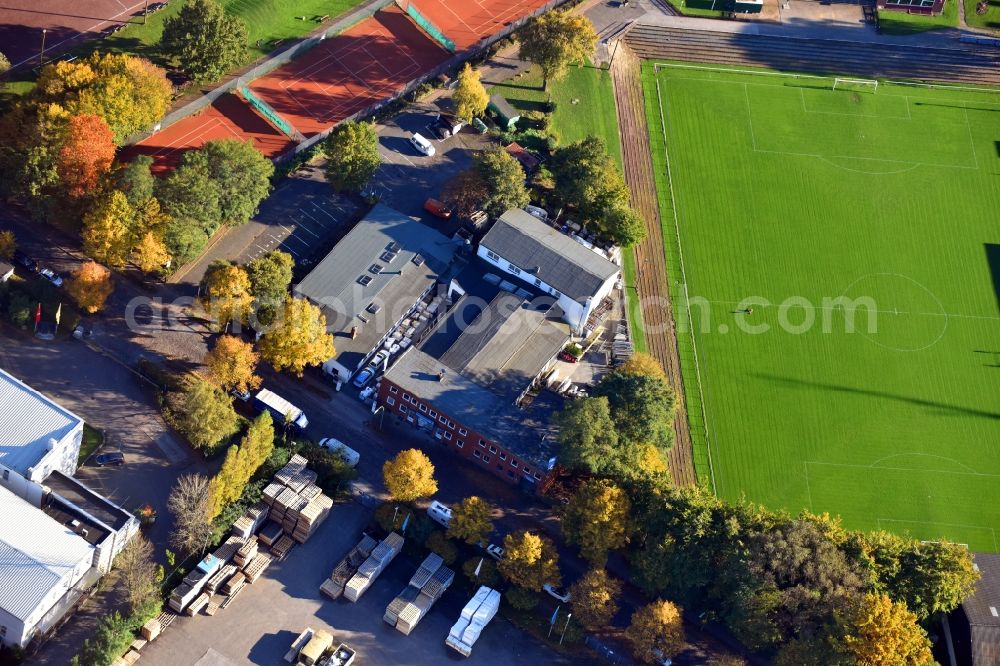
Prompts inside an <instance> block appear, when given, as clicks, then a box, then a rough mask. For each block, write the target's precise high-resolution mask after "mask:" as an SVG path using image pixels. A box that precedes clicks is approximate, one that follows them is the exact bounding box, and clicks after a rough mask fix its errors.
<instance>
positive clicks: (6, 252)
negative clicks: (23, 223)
mask: <svg viewBox="0 0 1000 666" xmlns="http://www.w3.org/2000/svg"><path fill="white" fill-rule="evenodd" d="M16 249H17V243H16V241H15V240H14V232H13V231H0V259H10V258H11V257H12V256H14V250H16Z"/></svg>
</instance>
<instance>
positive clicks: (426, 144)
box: [410, 132, 435, 157]
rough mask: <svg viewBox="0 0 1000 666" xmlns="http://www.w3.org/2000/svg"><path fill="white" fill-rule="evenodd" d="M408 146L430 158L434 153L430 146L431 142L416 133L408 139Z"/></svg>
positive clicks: (432, 147)
mask: <svg viewBox="0 0 1000 666" xmlns="http://www.w3.org/2000/svg"><path fill="white" fill-rule="evenodd" d="M410 144H412V145H413V147H414V148H416V149H417V150H419V151H420V152H421V153H423V154H424V155H427V156H428V157H430V156H432V155H433V154H434V152H435V151H434V146H433V145H431V142H430V141H428V140H427V139H425V138H424V137H423V136H421V135H420V134H418V133H416V132H415V133H414V134H413V136H411V137H410Z"/></svg>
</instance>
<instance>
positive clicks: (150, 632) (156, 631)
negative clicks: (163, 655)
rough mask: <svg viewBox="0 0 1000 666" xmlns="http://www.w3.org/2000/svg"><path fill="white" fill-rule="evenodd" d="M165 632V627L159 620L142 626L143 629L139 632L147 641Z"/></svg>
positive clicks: (153, 620) (154, 619)
mask: <svg viewBox="0 0 1000 666" xmlns="http://www.w3.org/2000/svg"><path fill="white" fill-rule="evenodd" d="M161 631H163V626H162V625H161V624H160V621H159V620H158V619H157V618H155V617H154V618H153V619H152V620H149V621H147V622H146V624H144V625H142V629H140V630H139V634H140V635H141V636H142V637H143V638H145V639H146V640H147V641H151V640H153V639H155V638H156V637H157V636H159V635H160V632H161Z"/></svg>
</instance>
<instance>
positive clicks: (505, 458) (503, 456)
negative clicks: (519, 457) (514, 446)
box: [500, 451, 507, 460]
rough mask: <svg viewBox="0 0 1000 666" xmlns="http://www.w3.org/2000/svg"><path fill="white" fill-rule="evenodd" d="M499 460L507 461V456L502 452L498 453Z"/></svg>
mask: <svg viewBox="0 0 1000 666" xmlns="http://www.w3.org/2000/svg"><path fill="white" fill-rule="evenodd" d="M500 460H507V454H506V453H504V452H503V451H501V452H500Z"/></svg>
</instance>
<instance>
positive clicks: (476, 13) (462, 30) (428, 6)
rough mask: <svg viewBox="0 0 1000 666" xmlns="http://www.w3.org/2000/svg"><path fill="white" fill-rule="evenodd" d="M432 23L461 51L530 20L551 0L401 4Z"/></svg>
mask: <svg viewBox="0 0 1000 666" xmlns="http://www.w3.org/2000/svg"><path fill="white" fill-rule="evenodd" d="M401 1H402V2H403V3H404V4H406V3H407V2H409V4H410V5H413V6H414V7H416V8H417V11H419V12H420V13H421V14H423V15H424V16H425V17H427V18H428V19H430V21H431V23H433V24H434V25H435V26H437V28H438V29H439V30H441V32H443V33H444V35H445V37H447V38H448V39H450V40H452V41H453V42H455V46H456V48H457V49H458V50H460V51H461V50H463V49H467V48H469V47H470V46H472V45H473V44H476V43H477V42H479V41H480V40H481V39H483V38H484V37H489V36H490V35H493V34H496V33H498V32H500V30H501V29H503V27H504V26H506V25H507V24H508V23H511V22H513V21H516V20H517V19H519V18H521V17H522V16H528V15H530V14H531V13H533V12H534V11H535V10H537V9H538V8H539V7H541V6H543V5H544V4H545V3H546V1H547V0H416V1H415V2H414V1H413V0H401Z"/></svg>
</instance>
